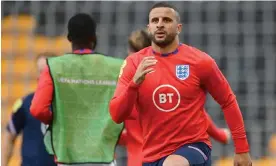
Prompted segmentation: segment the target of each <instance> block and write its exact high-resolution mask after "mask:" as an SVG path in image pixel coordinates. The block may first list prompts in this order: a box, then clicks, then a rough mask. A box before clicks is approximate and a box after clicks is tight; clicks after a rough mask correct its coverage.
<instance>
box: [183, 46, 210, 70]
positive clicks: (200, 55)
mask: <svg viewBox="0 0 276 166" xmlns="http://www.w3.org/2000/svg"><path fill="white" fill-rule="evenodd" d="M181 49H182V50H183V51H184V52H186V53H188V54H189V55H191V58H193V59H194V61H195V62H196V64H197V65H201V64H206V63H213V62H214V59H213V58H212V57H211V56H210V55H209V54H207V53H206V52H204V51H202V50H200V49H198V48H196V47H193V46H189V45H186V44H182V46H181Z"/></svg>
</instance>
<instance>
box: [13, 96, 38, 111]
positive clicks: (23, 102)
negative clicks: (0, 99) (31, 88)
mask: <svg viewBox="0 0 276 166" xmlns="http://www.w3.org/2000/svg"><path fill="white" fill-rule="evenodd" d="M33 97H34V93H30V94H28V95H26V96H24V97H22V98H18V99H17V100H16V101H15V102H14V104H13V107H12V110H13V112H14V113H15V112H17V111H18V110H19V109H20V108H24V107H25V106H28V105H30V103H31V102H32V100H33Z"/></svg>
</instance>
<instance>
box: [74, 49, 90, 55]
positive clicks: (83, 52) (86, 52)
mask: <svg viewBox="0 0 276 166" xmlns="http://www.w3.org/2000/svg"><path fill="white" fill-rule="evenodd" d="M93 52H94V51H93V50H91V49H87V48H85V49H79V50H75V51H73V53H74V54H81V55H82V54H92V53H93Z"/></svg>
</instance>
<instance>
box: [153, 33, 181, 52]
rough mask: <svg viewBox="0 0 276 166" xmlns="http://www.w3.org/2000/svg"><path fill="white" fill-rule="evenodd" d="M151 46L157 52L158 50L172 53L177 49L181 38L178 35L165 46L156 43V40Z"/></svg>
mask: <svg viewBox="0 0 276 166" xmlns="http://www.w3.org/2000/svg"><path fill="white" fill-rule="evenodd" d="M151 46H152V49H153V50H154V51H155V52H158V53H161V54H167V53H171V52H173V51H174V50H176V49H177V47H178V46H179V38H178V37H176V38H175V40H174V41H173V42H172V43H171V44H169V45H167V46H165V47H160V46H158V45H156V44H155V43H154V42H152V44H151Z"/></svg>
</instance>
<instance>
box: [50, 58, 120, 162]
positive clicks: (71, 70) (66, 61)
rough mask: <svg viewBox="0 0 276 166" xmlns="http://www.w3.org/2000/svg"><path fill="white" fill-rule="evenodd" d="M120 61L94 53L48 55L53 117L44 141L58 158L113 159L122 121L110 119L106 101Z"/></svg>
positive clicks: (113, 83) (68, 159) (80, 159)
mask: <svg viewBox="0 0 276 166" xmlns="http://www.w3.org/2000/svg"><path fill="white" fill-rule="evenodd" d="M122 62H123V61H122V60H119V59H115V58H111V57H107V56H104V55H102V54H96V53H94V54H86V55H78V54H66V55H64V56H61V57H54V58H49V59H48V65H49V69H50V72H51V77H52V79H53V83H54V98H53V104H52V105H53V106H52V108H53V117H54V118H53V122H52V124H53V125H52V128H51V131H52V134H51V137H52V139H51V138H50V137H47V140H46V142H47V147H48V148H49V149H50V151H52V152H54V153H55V155H56V156H57V159H58V162H60V163H95V162H102V163H107V162H111V161H112V160H113V154H114V148H115V144H116V142H117V140H118V138H119V134H120V132H121V130H122V128H123V125H117V124H115V123H114V122H113V121H112V120H111V117H110V115H109V112H108V101H109V100H110V99H111V97H112V95H113V93H114V90H115V87H116V82H117V77H118V73H119V70H120V66H121V64H122ZM68 131H70V132H68ZM91 140H92V142H93V143H92V144H91ZM64 147H66V149H65V148H64ZM76 147H77V148H76ZM78 149H81V151H79V150H78ZM103 149H104V151H102V150H103Z"/></svg>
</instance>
